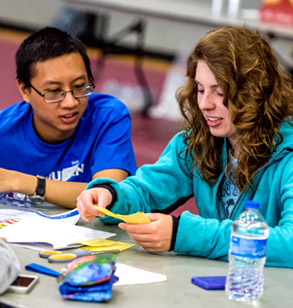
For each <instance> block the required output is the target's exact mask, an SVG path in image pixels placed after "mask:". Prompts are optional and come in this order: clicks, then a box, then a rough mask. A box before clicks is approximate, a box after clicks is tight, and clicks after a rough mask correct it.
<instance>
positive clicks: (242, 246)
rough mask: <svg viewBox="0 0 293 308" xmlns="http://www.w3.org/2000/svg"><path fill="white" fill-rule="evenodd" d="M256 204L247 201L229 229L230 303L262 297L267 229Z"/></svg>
mask: <svg viewBox="0 0 293 308" xmlns="http://www.w3.org/2000/svg"><path fill="white" fill-rule="evenodd" d="M258 209H259V203H258V202H255V201H246V203H245V211H244V212H243V213H242V214H240V216H239V217H238V219H237V220H235V221H234V223H233V226H232V234H231V242H230V251H229V272H228V276H227V280H226V287H225V289H226V293H227V295H228V297H229V299H233V300H236V301H246V302H252V301H256V300H258V299H259V298H260V297H261V296H262V293H263V282H264V279H263V268H264V264H265V259H266V258H265V254H266V242H267V238H268V235H269V229H268V226H267V224H266V222H265V220H264V218H263V216H262V215H261V214H260V213H259V211H258Z"/></svg>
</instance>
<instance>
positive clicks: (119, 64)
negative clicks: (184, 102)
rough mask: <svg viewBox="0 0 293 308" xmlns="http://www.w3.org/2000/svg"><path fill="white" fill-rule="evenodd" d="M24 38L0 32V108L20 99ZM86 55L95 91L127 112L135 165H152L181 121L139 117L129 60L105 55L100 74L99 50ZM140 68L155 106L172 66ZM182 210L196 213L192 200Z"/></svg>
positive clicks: (158, 63) (146, 64)
mask: <svg viewBox="0 0 293 308" xmlns="http://www.w3.org/2000/svg"><path fill="white" fill-rule="evenodd" d="M27 35H28V34H27V33H22V32H17V31H11V30H6V29H0V85H1V94H0V109H3V108H5V107H7V106H9V105H11V104H14V103H15V102H18V101H20V100H21V97H20V94H19V93H18V89H17V86H16V79H15V76H16V73H15V63H14V55H15V52H16V50H17V48H18V46H19V44H20V43H21V42H22V41H23V39H24V38H25V37H26V36H27ZM89 55H90V58H91V66H92V70H93V74H94V77H95V78H96V79H98V80H96V83H95V85H96V89H95V91H97V92H103V93H109V94H112V95H114V96H116V97H118V98H120V99H121V100H122V101H123V102H125V103H126V105H127V106H128V107H129V109H130V112H131V117H132V141H133V147H134V152H135V155H136V160H137V164H138V166H141V165H143V164H149V163H153V162H155V161H156V160H157V159H158V157H159V156H160V154H161V153H162V151H163V149H164V148H165V146H166V145H167V143H168V142H169V140H170V139H171V138H172V137H173V136H174V135H175V134H176V133H177V132H178V131H180V128H181V127H182V122H181V121H177V120H176V121H174V120H172V121H171V120H167V119H163V118H154V117H144V116H142V115H141V113H140V110H141V109H142V108H143V96H142V91H141V88H140V86H139V85H138V82H137V79H136V77H135V72H134V59H133V58H132V57H125V56H109V57H108V58H107V60H106V63H105V68H104V70H103V71H102V73H101V72H100V71H97V69H96V68H97V59H98V57H99V51H98V50H94V49H90V50H89ZM143 66H144V72H145V74H146V78H147V81H148V83H149V86H150V88H151V92H152V95H153V98H154V105H157V104H158V101H159V98H160V95H161V93H162V89H163V87H164V83H165V80H166V77H167V76H168V72H170V70H171V69H172V63H170V62H168V61H160V60H150V59H145V60H144V65H143ZM98 77H99V78H98ZM174 93H175V90H174ZM185 209H188V210H190V211H191V212H194V213H196V207H195V204H194V200H193V199H191V200H189V201H188V202H187V203H186V204H185V205H184V206H182V207H181V208H180V209H178V210H177V211H175V212H174V214H175V215H178V214H179V213H180V212H181V211H182V210H185Z"/></svg>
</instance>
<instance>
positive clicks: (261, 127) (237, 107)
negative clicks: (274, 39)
mask: <svg viewBox="0 0 293 308" xmlns="http://www.w3.org/2000/svg"><path fill="white" fill-rule="evenodd" d="M200 60H203V61H205V62H206V64H207V65H208V66H209V68H210V69H211V71H212V72H213V73H214V75H215V77H216V80H217V82H218V84H219V86H220V87H221V89H222V91H223V94H224V105H225V106H226V107H227V108H228V110H229V111H230V113H231V118H232V122H233V124H234V126H235V128H236V133H237V135H238V136H239V145H240V148H241V151H240V154H239V156H238V166H237V168H235V170H234V176H235V179H236V184H237V186H238V188H239V189H240V190H241V191H243V190H244V189H245V188H246V186H247V185H249V186H252V180H253V177H254V175H255V173H256V172H257V171H258V170H259V169H260V168H261V167H262V166H263V165H264V164H265V163H266V162H267V161H268V159H269V157H270V156H271V154H272V152H273V151H274V149H275V148H276V145H277V144H278V143H279V142H281V141H282V135H281V133H280V130H279V126H280V124H281V123H282V122H283V121H285V120H286V119H287V118H289V117H290V118H291V121H292V114H293V80H292V76H290V75H289V74H288V73H287V72H286V71H285V70H284V69H283V68H282V67H281V66H280V65H279V63H278V60H277V58H276V56H275V54H274V51H273V50H272V48H271V47H270V45H269V43H268V41H267V40H266V39H265V38H264V37H263V36H261V35H260V34H259V33H258V32H256V31H253V30H250V29H249V28H247V27H239V26H227V27H223V28H220V29H218V30H214V31H211V32H209V33H208V34H206V35H205V36H204V37H203V38H202V39H201V40H200V41H199V42H198V44H197V45H196V47H195V48H194V50H193V51H192V52H191V54H190V56H189V57H188V59H187V74H186V75H187V82H186V84H185V85H184V86H182V87H180V88H179V89H178V90H177V92H176V98H177V100H178V103H179V107H180V111H181V113H182V115H183V117H184V118H185V120H186V127H185V129H186V132H185V134H184V138H185V141H186V145H187V148H186V157H187V156H188V155H191V157H192V159H193V168H194V169H195V170H197V171H198V172H199V174H200V175H201V176H202V177H203V178H204V180H205V181H207V182H209V183H212V182H215V181H216V180H217V178H218V177H219V175H220V173H221V170H222V167H223V166H221V163H220V156H221V154H222V150H223V142H224V139H223V138H219V137H214V136H213V135H211V133H210V130H209V127H208V125H207V123H206V120H205V119H204V117H203V115H202V112H201V111H200V109H199V107H198V104H197V91H196V83H195V73H196V68H197V63H198V61H200Z"/></svg>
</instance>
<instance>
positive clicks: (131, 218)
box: [95, 206, 151, 224]
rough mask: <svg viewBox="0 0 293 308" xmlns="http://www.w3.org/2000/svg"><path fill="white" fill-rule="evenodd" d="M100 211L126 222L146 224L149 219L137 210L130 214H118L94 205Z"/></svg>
mask: <svg viewBox="0 0 293 308" xmlns="http://www.w3.org/2000/svg"><path fill="white" fill-rule="evenodd" d="M95 207H96V208H97V209H98V210H99V211H100V212H102V213H104V214H105V215H108V216H111V217H114V218H117V219H120V220H123V221H124V222H126V223H128V224H148V223H150V222H151V221H150V220H149V219H148V217H147V216H146V214H145V213H142V212H137V213H134V214H131V215H120V214H114V213H112V212H111V211H109V210H107V209H104V208H102V207H99V206H95Z"/></svg>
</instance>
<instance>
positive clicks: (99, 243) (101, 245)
mask: <svg viewBox="0 0 293 308" xmlns="http://www.w3.org/2000/svg"><path fill="white" fill-rule="evenodd" d="M77 243H79V244H83V245H85V246H86V247H83V248H84V249H86V250H91V251H106V250H119V251H122V250H125V249H127V248H130V247H132V246H134V244H130V243H125V242H117V241H110V240H105V239H102V238H96V239H93V240H84V241H77Z"/></svg>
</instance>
